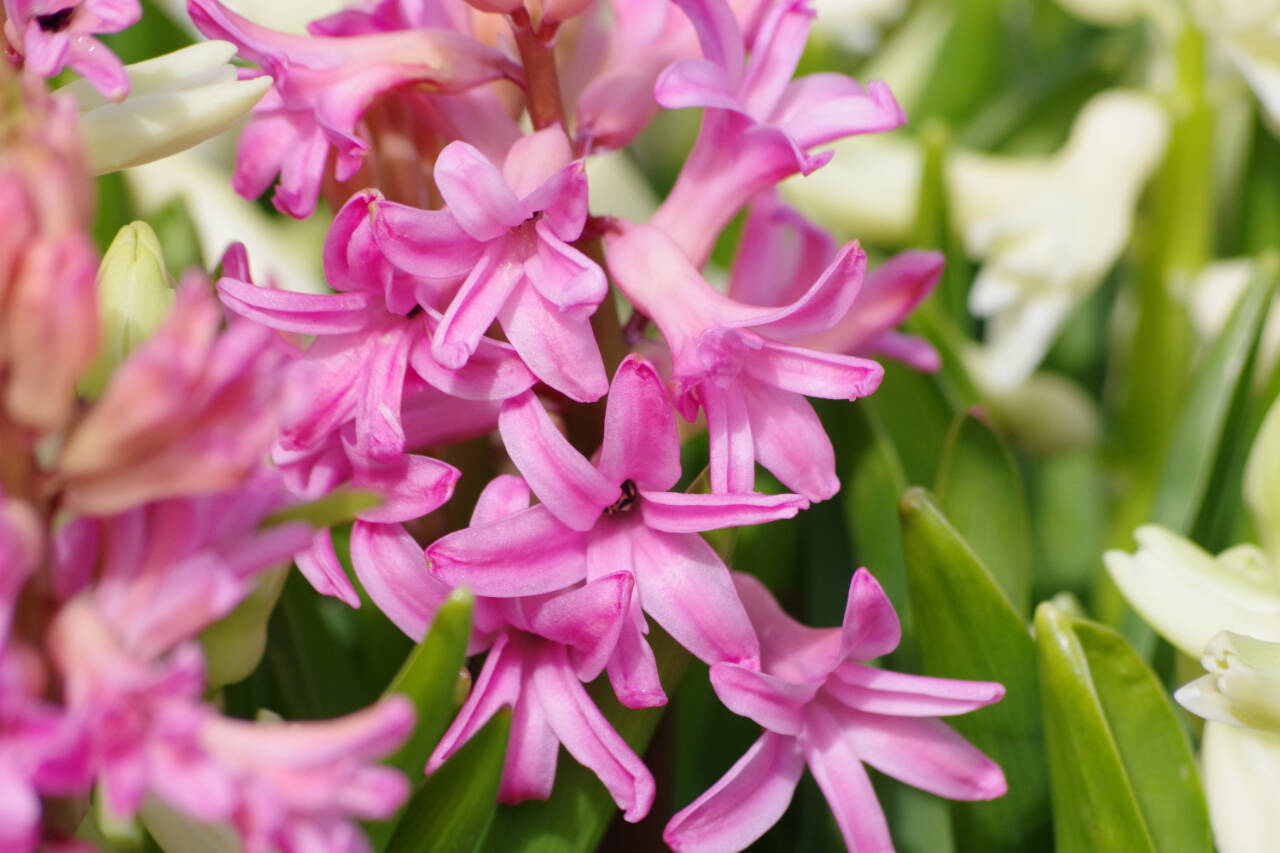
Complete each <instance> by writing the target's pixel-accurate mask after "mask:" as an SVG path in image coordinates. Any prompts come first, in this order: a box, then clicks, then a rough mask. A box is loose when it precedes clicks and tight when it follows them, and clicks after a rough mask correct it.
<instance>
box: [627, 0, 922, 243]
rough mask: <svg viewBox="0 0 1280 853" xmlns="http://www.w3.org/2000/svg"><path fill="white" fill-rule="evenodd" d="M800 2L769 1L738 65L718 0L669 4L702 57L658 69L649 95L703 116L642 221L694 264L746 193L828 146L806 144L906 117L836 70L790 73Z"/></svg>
mask: <svg viewBox="0 0 1280 853" xmlns="http://www.w3.org/2000/svg"><path fill="white" fill-rule="evenodd" d="M807 3H808V0H784V2H778V3H775V4H773V5H772V6H771V7H769V9H768V11H767V12H766V13H765V18H764V20H763V22H762V23H761V25H760V30H759V32H758V33H757V34H756V37H755V41H754V42H753V44H752V51H751V60H750V63H747V64H744V49H743V38H742V31H741V28H740V27H739V24H738V21H737V18H735V17H734V14H733V11H732V9H731V8H730V7H729V5H728V4H727V3H726V2H725V0H677V4H678V5H679V6H680V8H682V9H683V10H684V11H685V14H687V15H688V16H689V19H690V20H691V21H692V22H693V26H694V28H695V29H696V30H697V32H698V39H699V41H700V42H701V44H702V53H703V56H704V58H703V59H685V60H681V61H680V62H677V63H675V64H674V65H672V66H671V67H670V68H668V69H667V70H666V71H665V72H663V74H662V76H661V77H660V78H659V79H658V82H657V84H656V85H655V87H654V97H655V98H657V100H658V103H659V104H661V105H662V106H664V107H666V108H667V109H677V108H682V107H704V108H705V109H706V112H705V113H704V115H703V120H702V122H703V123H702V130H701V132H700V133H699V134H698V141H697V142H696V143H695V144H694V148H693V151H692V152H690V154H689V159H688V160H687V161H686V162H685V165H684V168H683V169H682V170H681V172H680V177H679V179H678V180H677V181H676V185H675V187H673V188H672V190H671V193H670V194H669V195H668V196H667V198H666V200H665V201H664V202H663V203H662V206H661V207H659V208H658V210H657V211H656V212H655V213H654V215H653V218H652V219H651V220H650V221H651V222H652V224H654V225H657V226H658V227H659V228H662V229H663V230H664V231H666V232H667V234H669V235H670V236H671V237H672V239H674V240H675V241H676V242H677V243H678V244H679V245H680V248H681V249H683V250H684V252H685V254H686V255H687V256H688V257H689V259H690V260H691V261H693V264H694V266H696V267H701V266H702V265H703V264H705V263H706V261H707V258H708V257H710V255H711V248H712V246H713V245H714V244H715V240H716V237H717V235H719V233H720V231H721V230H722V229H723V228H724V226H725V225H726V224H727V223H728V222H729V220H731V219H732V218H733V217H734V216H735V215H736V214H737V212H738V210H740V209H741V208H742V207H743V206H744V205H746V204H747V203H748V202H749V201H750V200H751V198H752V197H754V196H755V195H756V193H758V192H760V191H761V190H764V189H767V188H768V187H771V186H773V185H774V184H775V183H777V182H778V181H780V180H782V179H783V178H785V177H788V176H789V175H794V174H797V173H799V174H804V175H807V174H809V173H811V172H813V171H814V170H815V169H817V168H818V167H820V166H822V165H823V164H825V163H826V162H827V161H828V160H830V159H831V156H832V155H831V152H824V153H821V154H810V153H809V151H810V150H811V149H813V148H815V147H817V146H819V145H824V144H826V143H828V142H833V141H835V140H837V139H842V138H844V137H846V136H852V135H855V134H860V133H876V132H880V131H886V130H892V129H893V128H895V127H899V126H900V125H902V124H903V123H904V122H905V121H906V116H905V115H904V114H903V112H902V110H901V108H900V107H899V106H898V103H897V101H895V100H894V98H893V95H892V94H891V93H890V92H889V89H888V87H887V86H885V85H884V84H883V83H881V82H874V83H871V84H870V85H869V86H868V87H867V88H866V89H863V88H862V87H861V86H859V85H858V84H857V83H855V82H854V81H853V80H851V79H849V78H848V77H845V76H844V75H842V74H834V73H832V74H813V75H810V76H808V77H801V78H799V79H797V80H794V81H793V80H792V79H791V76H792V74H793V73H794V72H795V69H796V64H797V63H798V62H799V60H800V54H801V52H802V51H803V50H804V44H805V41H806V40H807V38H808V34H809V23H810V20H811V19H812V18H813V14H814V13H813V10H812V9H810V8H809V7H808V5H807Z"/></svg>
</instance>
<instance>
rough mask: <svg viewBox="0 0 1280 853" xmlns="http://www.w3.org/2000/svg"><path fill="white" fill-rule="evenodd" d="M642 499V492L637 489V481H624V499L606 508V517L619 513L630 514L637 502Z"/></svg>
mask: <svg viewBox="0 0 1280 853" xmlns="http://www.w3.org/2000/svg"><path fill="white" fill-rule="evenodd" d="M639 499H640V490H639V489H637V488H636V481H635V480H623V481H622V497H620V498H618V499H617V500H616V501H614V502H613V503H612V504H610V505H609V506H607V507H605V508H604V514H605V515H614V514H616V513H619V512H630V511H631V508H632V507H633V506H635V504H636V501H638V500H639Z"/></svg>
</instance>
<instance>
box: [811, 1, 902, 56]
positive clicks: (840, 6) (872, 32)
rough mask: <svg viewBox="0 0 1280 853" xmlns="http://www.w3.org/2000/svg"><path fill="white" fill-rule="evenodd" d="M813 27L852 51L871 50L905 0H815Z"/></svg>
mask: <svg viewBox="0 0 1280 853" xmlns="http://www.w3.org/2000/svg"><path fill="white" fill-rule="evenodd" d="M813 9H814V11H815V12H817V18H815V19H814V23H813V31H814V32H815V33H816V34H817V35H818V36H819V37H821V38H826V39H830V40H831V41H833V42H835V43H836V44H838V45H840V46H841V47H843V48H844V49H845V50H848V51H850V52H852V53H870V52H871V51H873V50H875V48H876V46H877V45H878V44H879V43H880V34H881V32H882V31H883V30H884V28H885V27H886V26H888V25H890V24H892V23H894V22H895V21H897V20H898V19H899V18H901V17H902V16H903V14H904V13H905V12H906V11H907V2H906V0H816V2H815V3H814V5H813Z"/></svg>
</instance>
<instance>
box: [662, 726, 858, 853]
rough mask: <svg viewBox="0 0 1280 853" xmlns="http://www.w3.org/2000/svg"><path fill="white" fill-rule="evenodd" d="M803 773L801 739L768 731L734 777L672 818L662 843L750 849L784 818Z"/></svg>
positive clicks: (718, 852) (727, 851)
mask: <svg viewBox="0 0 1280 853" xmlns="http://www.w3.org/2000/svg"><path fill="white" fill-rule="evenodd" d="M803 772H804V757H803V756H802V755H801V753H800V750H799V748H798V746H797V744H796V740H795V738H791V737H786V736H785V735H779V734H775V733H773V732H765V733H764V734H763V735H761V736H760V738H759V739H758V740H757V741H756V742H755V743H753V744H752V745H751V748H750V749H748V750H747V752H746V754H744V755H743V756H742V757H741V758H739V759H738V760H737V762H735V763H734V765H733V767H731V768H729V772H728V773H726V774H724V776H722V777H721V778H720V780H719V781H718V782H716V783H715V784H714V785H712V786H711V787H710V788H708V789H707V791H706V793H704V794H703V795H702V796H700V797H698V799H696V800H694V801H693V802H692V803H690V804H689V805H688V806H686V807H685V808H683V809H681V810H680V811H679V812H678V813H677V814H676V815H675V817H673V818H671V821H670V823H668V824H667V828H666V829H664V830H663V832H662V839H663V840H664V841H666V842H667V844H669V845H670V846H671V849H673V850H676V851H678V853H731V851H737V850H745V849H746V848H747V847H749V846H750V845H751V843H752V842H754V841H755V840H756V839H758V838H759V837H760V836H762V835H764V834H765V832H767V831H768V829H769V827H771V826H773V825H774V824H775V823H777V822H778V819H779V818H781V817H782V814H783V812H785V811H786V810H787V806H788V805H790V803H791V796H792V795H793V794H794V793H795V790H796V785H797V784H798V783H799V782H800V774H802V773H803ZM850 849H851V850H852V849H855V848H852V847H851V848H850ZM856 849H858V850H861V849H862V848H856ZM868 849H871V848H868Z"/></svg>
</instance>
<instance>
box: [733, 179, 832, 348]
mask: <svg viewBox="0 0 1280 853" xmlns="http://www.w3.org/2000/svg"><path fill="white" fill-rule="evenodd" d="M835 254H836V245H835V241H834V240H833V239H832V238H831V235H830V234H828V233H827V232H826V230H825V229H822V228H819V227H818V226H816V225H814V224H813V223H812V222H810V221H809V220H807V219H805V218H804V217H803V216H801V215H800V213H798V212H797V211H796V210H795V209H794V208H792V207H790V206H788V205H787V204H785V203H784V202H783V201H782V197H781V196H780V195H779V194H778V192H777V191H776V190H769V191H766V192H764V193H762V194H761V197H759V198H757V199H756V200H755V201H754V202H752V204H751V208H750V211H749V212H748V214H747V221H746V223H745V224H744V225H743V227H742V238H741V239H740V240H739V242H738V252H737V254H736V255H735V256H734V259H733V269H732V271H731V272H730V274H729V295H730V296H731V297H732V298H733V299H735V300H737V301H739V302H746V303H749V304H752V305H783V304H785V303H787V302H791V301H793V300H796V299H799V298H801V297H802V296H803V295H804V294H805V293H806V292H807V291H808V290H809V288H810V287H811V286H812V284H813V283H814V282H816V281H818V280H819V279H820V278H822V275H823V273H824V271H826V269H827V261H828V259H829V258H832V257H834V256H835ZM829 319H831V320H834V319H837V318H834V317H833V318H829ZM815 349H824V347H815Z"/></svg>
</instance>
